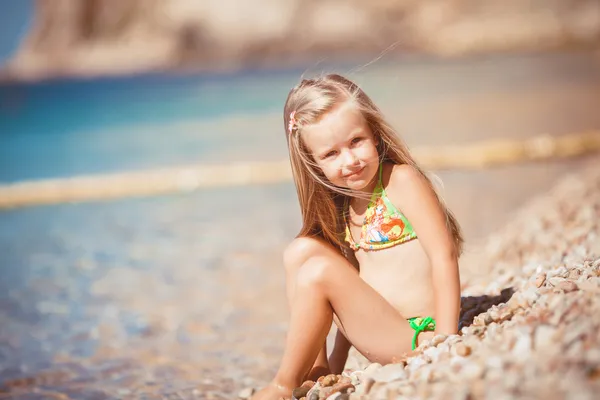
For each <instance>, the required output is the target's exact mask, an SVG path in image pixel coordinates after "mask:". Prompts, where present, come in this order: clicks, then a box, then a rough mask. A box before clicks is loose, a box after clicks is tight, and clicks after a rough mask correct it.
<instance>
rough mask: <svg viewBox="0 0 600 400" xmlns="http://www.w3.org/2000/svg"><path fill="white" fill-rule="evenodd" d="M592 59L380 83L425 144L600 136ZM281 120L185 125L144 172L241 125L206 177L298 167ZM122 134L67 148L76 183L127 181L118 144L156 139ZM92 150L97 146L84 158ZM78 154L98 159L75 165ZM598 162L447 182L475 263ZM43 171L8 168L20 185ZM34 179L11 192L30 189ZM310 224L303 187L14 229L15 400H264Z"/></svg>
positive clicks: (392, 108) (10, 348)
mask: <svg viewBox="0 0 600 400" xmlns="http://www.w3.org/2000/svg"><path fill="white" fill-rule="evenodd" d="M578 57H579V58H577V57H568V56H565V55H563V56H560V55H549V56H523V57H513V58H508V59H504V58H498V59H490V60H481V59H479V60H464V61H462V62H459V61H453V62H448V63H446V64H444V63H440V62H434V63H431V64H427V63H423V64H420V65H408V66H405V68H404V67H403V68H401V67H397V68H396V69H394V68H392V67H385V68H380V69H379V71H378V72H377V74H375V73H374V72H373V71H370V72H369V73H370V74H371V75H364V79H365V81H366V82H367V86H368V85H371V86H372V88H373V91H374V92H375V93H374V94H373V97H375V98H376V99H377V98H381V99H382V104H383V105H382V108H384V111H386V112H388V113H389V115H390V120H392V122H393V123H394V124H397V125H399V126H402V127H403V128H402V131H406V132H407V135H406V140H407V142H409V144H446V143H461V142H467V141H474V140H480V139H484V138H490V137H499V136H502V137H507V136H508V137H524V136H526V135H534V134H539V133H543V132H548V133H551V134H563V133H568V132H571V131H577V130H582V129H591V128H596V129H597V128H600V115H598V114H597V110H596V105H597V104H599V103H600V72H593V71H592V68H591V66H590V65H588V64H586V61H587V58H586V57H585V56H582V55H579V56H578ZM590 60H591V59H590ZM542 70H543V73H541V72H540V71H542ZM596 70H597V69H596ZM476 73H478V74H480V75H477V76H475V75H476ZM386 74H387V75H386ZM469 74H473V75H474V76H473V77H470V76H469ZM390 77H393V78H390ZM390 79H391V80H390ZM394 79H396V80H394ZM459 79H462V81H460V80H459ZM536 79H537V80H536ZM424 80H425V81H428V82H425V81H424ZM385 82H400V83H394V84H393V85H398V88H403V90H404V92H403V93H402V94H400V95H397V94H396V93H395V92H394V91H392V90H391V89H389V88H388V89H385V88H384V87H383V86H382V85H384V84H385ZM419 82H420V83H419ZM249 86H252V85H250V84H249ZM559 111H560V112H559ZM279 118H280V116H279V115H278V114H275V113H274V112H273V111H270V110H268V109H267V110H266V111H264V112H263V113H259V114H253V115H252V116H247V117H244V116H243V114H240V113H239V112H236V113H234V114H232V115H231V116H221V117H218V118H214V119H211V120H202V121H195V122H193V123H192V124H191V125H186V124H187V123H184V124H183V125H184V126H187V127H185V128H182V130H181V131H180V133H181V135H182V136H178V135H174V136H173V137H172V140H173V142H174V143H173V146H174V147H173V148H167V149H165V154H167V156H165V157H166V158H161V157H160V156H157V158H152V157H151V156H152V155H153V154H155V153H154V152H156V151H159V150H160V149H161V145H160V144H158V145H157V144H156V143H154V144H149V145H148V146H149V147H148V148H147V149H146V150H147V153H144V151H142V153H143V154H142V155H143V156H142V155H140V158H139V160H141V161H143V162H148V164H147V165H142V164H143V163H142V164H135V162H137V161H135V160H133V161H134V162H133V164H132V165H131V166H132V167H144V166H157V165H162V163H168V162H174V161H185V156H182V157H179V155H180V153H179V152H178V151H177V149H176V147H177V146H180V147H186V146H188V147H189V148H190V149H191V150H190V152H189V154H193V149H194V146H198V148H202V146H204V145H205V144H203V143H206V142H203V141H202V140H201V139H199V137H200V136H202V135H204V136H203V137H204V138H206V140H208V141H209V142H210V143H212V144H214V145H215V146H217V148H218V146H222V144H219V143H220V142H219V140H221V141H222V143H224V144H227V143H228V141H229V140H230V139H231V138H235V137H236V136H235V134H236V132H238V133H239V127H240V126H245V127H249V128H248V130H249V131H252V132H254V133H256V135H254V136H252V137H250V136H248V137H245V138H243V139H240V140H239V141H238V142H235V143H236V145H235V146H234V147H233V148H230V147H227V150H228V151H229V152H228V153H227V152H225V150H224V149H225V148H222V149H223V152H222V153H221V152H219V151H209V152H207V153H206V154H207V156H206V158H202V157H200V158H201V161H211V160H217V159H223V160H231V159H235V158H238V157H241V156H243V155H244V154H245V153H244V152H243V150H244V147H245V146H249V145H252V146H255V147H254V148H255V149H257V152H255V153H252V154H254V155H255V156H257V157H259V156H260V157H263V156H264V157H267V158H268V157H273V158H276V159H278V158H282V157H284V156H285V148H284V146H283V142H282V143H279V142H275V143H271V142H272V141H273V139H272V138H273V137H277V138H279V139H276V140H283V138H282V133H281V132H279V130H280V129H281V126H280V125H281V123H280V121H279ZM165 124H166V125H165V126H169V127H171V128H172V127H173V126H175V125H176V124H177V122H176V121H172V122H166V123H165ZM174 124H175V125H174ZM190 127H192V128H193V129H190ZM198 127H201V128H202V129H198V130H197V131H195V129H196V128H198ZM171 128H169V129H171ZM122 129H137V128H131V127H130V128H122ZM158 131H159V130H157V132H158ZM117 132H121V136H119V134H114V136H109V137H110V139H109V143H111V146H113V147H110V146H109V147H106V148H102V147H100V148H97V147H96V144H97V142H95V141H94V140H96V139H98V140H100V139H102V138H103V136H102V135H99V134H98V135H92V136H86V135H85V134H83V135H82V136H81V137H78V136H77V135H73V136H70V138H71V139H68V140H67V139H65V140H66V141H67V142H68V143H70V144H71V145H72V146H73V147H72V148H70V150H69V149H63V150H64V151H66V152H67V154H72V155H73V157H76V158H78V159H79V160H81V162H80V163H79V162H68V163H63V167H65V168H66V169H65V170H63V172H62V173H66V172H69V173H82V172H90V171H89V170H88V169H87V168H91V169H92V170H93V169H94V168H97V169H99V170H104V166H109V167H110V166H111V165H118V166H119V168H123V167H124V166H125V165H124V164H119V162H117V161H118V159H119V157H120V156H119V157H116V156H115V158H113V159H103V158H102V155H103V154H108V155H111V154H112V155H113V156H114V154H116V153H114V152H113V150H114V149H119V148H121V146H120V145H119V143H118V142H116V141H112V140H114V139H115V138H119V137H121V140H123V141H124V142H123V143H127V141H128V140H131V142H130V145H131V146H135V144H136V143H137V140H138V139H139V138H140V137H143V136H139V137H137V138H138V139H135V138H134V136H135V135H134V136H127V135H125V134H122V133H123V132H124V131H119V130H117ZM194 132H199V133H198V135H199V136H197V135H195V134H194ZM208 132H218V134H217V133H215V135H216V137H211V136H210V134H209V133H208ZM27 134H28V133H23V135H25V136H26V135H27ZM3 137H4V138H5V140H6V137H5V136H3ZM90 137H92V138H96V139H93V140H91V141H89V142H87V144H85V140H87V139H86V138H88V139H89V138H90ZM182 138H188V139H189V141H188V142H185V141H184V140H182ZM8 140H9V141H10V140H17V139H15V138H14V137H13V138H12V139H8ZM18 140H20V139H18ZM77 140H81V141H83V142H82V143H83V144H81V147H78V146H79V145H77V143H78V142H77ZM102 140H104V139H102ZM111 141H112V142H111ZM5 143H7V142H5ZM267 143H271V145H270V146H267ZM121 144H122V143H121ZM236 146H238V147H236ZM4 148H5V147H4ZM122 148H127V146H125V145H123V147H122ZM14 149H15V148H13V150H14ZM76 149H82V154H79V155H77V154H75V153H72V152H74V150H76ZM102 149H104V150H102ZM111 149H112V150H111ZM21 150H22V151H25V150H26V148H23V149H21ZM21 150H18V151H21ZM51 150H52V149H51V148H50V149H48V148H47V149H44V150H43V151H44V152H46V154H49V156H48V157H50V158H47V159H46V162H49V161H50V160H52V159H53V158H52V157H56V155H51V156H50V154H51ZM18 151H17V153H13V152H11V153H10V154H11V157H14V158H10V159H9V160H15V159H17V158H18V157H17V156H16V155H15V154H18ZM103 151H106V153H103ZM170 151H173V153H170ZM86 152H87V153H86ZM121 154H127V153H126V152H124V153H121ZM185 154H188V153H185ZM3 156H4V154H3ZM21 156H23V153H21ZM86 157H89V159H87V158H86ZM144 157H146V158H144ZM169 157H170V158H169ZM211 157H213V158H212V159H211ZM3 160H6V159H3ZM94 160H96V161H98V163H95V161H94ZM169 160H170V161H169ZM113 161H114V164H112V162H113ZM195 161H197V159H195ZM103 162H105V163H106V164H102V163H103ZM590 162H592V160H591V159H589V158H583V159H579V160H572V161H561V162H553V161H548V162H545V163H537V164H529V165H516V166H510V167H501V168H494V169H490V170H482V171H470V172H469V171H438V174H439V175H440V177H441V178H442V179H443V181H444V183H445V189H444V194H445V198H446V201H447V202H448V204H449V205H450V207H451V208H452V209H453V210H455V212H456V214H457V216H458V218H459V220H460V221H461V222H462V224H463V225H464V228H465V232H466V234H467V239H468V240H469V243H470V245H469V247H468V248H467V251H470V250H472V251H476V246H474V245H471V243H477V242H478V241H479V240H480V239H482V238H484V237H485V236H486V235H487V234H489V233H490V232H492V231H493V230H495V229H497V228H498V227H500V226H502V224H503V222H504V221H505V220H506V219H507V218H510V215H511V214H512V213H513V212H514V210H515V209H516V208H518V207H519V206H520V205H521V204H523V202H525V201H527V199H529V198H530V197H531V196H533V195H535V194H536V193H539V192H540V191H544V190H546V189H548V188H549V187H550V186H551V185H552V184H553V182H555V180H556V179H557V177H559V176H560V175H562V174H563V173H565V172H573V171H577V170H578V168H579V167H580V166H581V165H584V164H589V163H590ZM26 164H27V159H24V160H21V161H20V163H12V162H11V163H10V164H7V165H8V166H9V167H10V168H15V170H18V168H20V167H19V165H21V166H22V165H26ZM5 167H6V165H4V166H3V167H2V169H3V171H5ZM43 167H44V164H37V165H35V164H32V166H31V169H29V170H28V171H29V172H27V173H31V174H32V175H30V177H39V176H40V173H48V174H49V175H57V174H58V175H59V174H60V173H59V172H60V171H58V170H54V171H49V170H46V169H44V168H43ZM26 170H27V169H25V170H24V171H26ZM5 172H6V171H5ZM13 172H14V171H13ZM19 174H20V172H19ZM19 174H17V175H11V176H12V177H13V178H15V177H17V176H20V177H24V176H26V174H25V175H19ZM27 176H29V175H27ZM11 179H12V178H11ZM299 224H300V217H299V212H298V207H297V200H296V195H295V190H294V188H293V186H292V184H291V183H289V184H281V185H273V186H259V187H239V188H223V189H214V190H207V191H201V192H197V193H192V194H187V195H177V196H164V197H159V198H151V199H124V200H120V201H115V202H107V203H86V204H62V205H56V206H47V207H38V208H29V209H17V210H11V211H6V212H2V213H0V254H2V258H1V259H0V275H1V276H2V280H1V281H0V320H1V321H2V324H1V325H0V398H2V397H3V396H4V397H12V396H13V395H14V396H15V397H16V398H23V399H25V398H52V397H54V398H61V397H60V396H58V394H63V395H65V396H68V397H70V398H78V399H79V398H99V399H102V398H161V396H163V397H167V395H169V396H173V398H178V397H177V396H179V397H180V398H181V397H182V398H232V397H234V395H235V393H237V391H238V390H239V389H241V388H243V387H246V386H255V385H256V386H258V385H260V384H263V383H264V382H265V381H266V380H267V379H269V378H270V377H271V375H272V373H273V372H274V369H275V368H276V365H277V361H278V359H279V356H280V352H281V349H282V346H283V340H284V336H285V328H286V321H287V313H286V305H285V297H284V292H283V271H282V268H281V262H280V260H281V251H282V249H283V247H284V246H285V243H287V242H288V241H289V240H290V239H291V238H293V237H294V235H295V234H296V232H297V230H298V227H299ZM36 390H37V392H36ZM62 398H64V397H62Z"/></svg>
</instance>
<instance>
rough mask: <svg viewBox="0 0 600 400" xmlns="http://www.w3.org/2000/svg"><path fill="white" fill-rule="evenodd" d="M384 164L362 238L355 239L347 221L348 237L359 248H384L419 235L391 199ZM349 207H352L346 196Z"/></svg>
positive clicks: (369, 205) (353, 246)
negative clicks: (386, 186) (386, 184)
mask: <svg viewBox="0 0 600 400" xmlns="http://www.w3.org/2000/svg"><path fill="white" fill-rule="evenodd" d="M382 174H383V164H382V165H381V166H380V167H379V181H378V182H377V185H376V186H375V190H373V194H372V195H371V200H370V202H369V204H368V206H367V211H366V213H365V219H364V221H363V225H362V230H361V235H360V241H359V242H355V241H354V239H353V238H352V233H351V232H350V228H349V227H348V221H346V237H345V240H346V242H348V244H349V245H350V247H351V248H353V249H354V250H355V251H356V250H358V249H363V250H381V249H385V248H388V247H392V246H395V245H398V244H401V243H405V242H408V241H409V240H413V239H416V238H417V234H416V232H415V230H414V229H413V227H412V225H411V224H410V222H409V221H408V219H406V217H405V216H404V214H402V213H401V212H400V211H399V210H398V209H397V208H396V207H395V206H394V204H392V202H391V201H390V199H388V197H387V194H386V193H385V189H384V188H383V183H382V179H381V178H382ZM344 209H345V210H348V202H347V200H346V206H345V207H344Z"/></svg>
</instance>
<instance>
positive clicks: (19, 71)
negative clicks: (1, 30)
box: [1, 0, 600, 80]
mask: <svg viewBox="0 0 600 400" xmlns="http://www.w3.org/2000/svg"><path fill="white" fill-rule="evenodd" d="M35 4H36V5H35V15H34V18H33V23H32V25H31V28H30V30H29V32H28V34H27V35H26V37H25V38H24V40H23V42H22V44H21V46H20V48H19V49H18V51H17V52H16V54H14V57H13V58H12V59H11V60H10V61H9V62H8V63H7V64H6V65H5V66H4V68H3V70H2V74H1V75H2V77H3V78H5V79H17V80H34V79H41V78H47V77H54V76H96V75H106V74H128V73H136V72H143V71H156V70H174V69H176V70H181V69H193V70H204V71H223V70H237V69H241V68H264V67H293V66H306V65H313V64H314V63H315V62H316V63H319V62H339V61H343V60H346V61H350V62H359V61H357V60H366V61H368V60H373V59H375V58H377V57H378V56H380V55H382V54H388V53H389V54H390V55H398V54H411V53H418V54H433V55H438V56H450V55H463V54H472V53H485V52H497V51H537V50H540V49H542V50H543V49H553V48H560V47H565V46H589V45H591V46H594V47H597V46H598V43H599V42H600V3H599V2H597V1H595V0H533V1H527V2H524V1H518V0H507V1H502V2H498V1H493V0H461V1H447V0H422V1H414V0H373V1H369V2H365V1H359V0H351V1H346V0H328V1H318V0H254V1H238V0H205V1H193V0H168V1H167V0H128V1H121V0H86V1H79V0H38V1H37V2H36V3H35Z"/></svg>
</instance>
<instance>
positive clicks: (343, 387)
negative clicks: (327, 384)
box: [331, 382, 354, 393]
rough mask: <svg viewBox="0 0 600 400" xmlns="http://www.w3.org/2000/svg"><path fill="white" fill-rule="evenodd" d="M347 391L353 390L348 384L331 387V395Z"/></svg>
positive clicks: (339, 383)
mask: <svg viewBox="0 0 600 400" xmlns="http://www.w3.org/2000/svg"><path fill="white" fill-rule="evenodd" d="M349 389H354V385H353V384H351V383H350V382H338V383H336V384H335V385H333V386H332V387H331V393H336V392H337V393H346V392H347V391H348V390H349Z"/></svg>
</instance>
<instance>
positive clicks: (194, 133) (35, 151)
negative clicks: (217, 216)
mask: <svg viewBox="0 0 600 400" xmlns="http://www.w3.org/2000/svg"><path fill="white" fill-rule="evenodd" d="M298 76H299V73H296V72H294V71H289V72H270V73H246V74H239V75H228V76H198V75H179V76H173V75H146V76H135V77H127V78H105V79H95V80H62V81H50V82H43V83H37V84H10V85H4V86H0V182H14V181H18V180H24V179H40V178H51V177H64V176H70V175H79V174H88V173H99V172H111V171H116V170H123V169H140V168H152V167H162V166H169V165H177V164H185V163H192V162H219V161H221V162H222V161H227V160H231V159H239V158H240V157H242V158H244V157H246V156H247V158H249V159H253V158H254V159H256V158H261V157H260V155H259V154H257V153H256V151H258V150H261V149H262V153H264V154H266V155H267V156H270V157H273V156H274V154H273V151H265V150H268V149H267V148H270V149H272V148H276V150H274V151H275V152H276V153H277V155H278V156H279V158H281V157H284V156H285V153H284V152H283V151H284V149H285V147H284V141H285V139H284V137H283V133H282V131H283V130H282V129H281V126H282V122H281V116H280V110H281V108H282V105H283V103H284V101H285V97H286V96H287V93H288V91H289V89H290V88H291V87H292V86H293V85H294V84H295V82H296V80H297V77H298ZM264 118H267V120H268V121H265V123H264V124H263V125H261V124H259V123H258V124H257V121H259V120H261V119H264ZM236 121H237V123H236ZM248 124H250V126H251V127H252V128H251V129H245V127H246V126H248ZM261 127H268V129H269V132H268V134H269V135H268V136H270V137H269V138H268V137H267V132H265V130H264V129H261ZM280 129H281V131H279V130H280ZM259 138H262V139H259ZM252 150H255V151H252ZM244 153H247V154H244ZM253 153H254V155H253Z"/></svg>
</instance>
